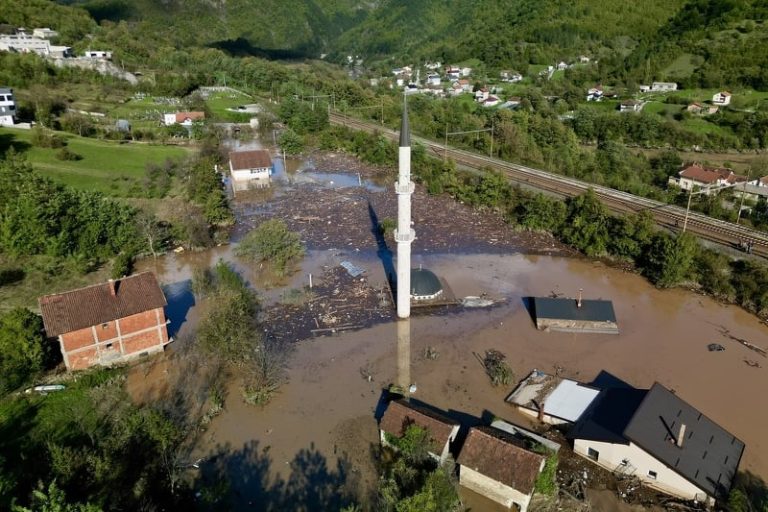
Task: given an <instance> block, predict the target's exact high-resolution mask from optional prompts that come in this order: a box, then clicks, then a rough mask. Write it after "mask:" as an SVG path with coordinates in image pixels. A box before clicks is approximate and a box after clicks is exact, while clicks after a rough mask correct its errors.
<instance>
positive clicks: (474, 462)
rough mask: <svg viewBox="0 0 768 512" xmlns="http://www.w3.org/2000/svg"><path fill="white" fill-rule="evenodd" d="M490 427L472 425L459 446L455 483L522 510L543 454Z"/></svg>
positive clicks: (532, 489)
mask: <svg viewBox="0 0 768 512" xmlns="http://www.w3.org/2000/svg"><path fill="white" fill-rule="evenodd" d="M530 448H531V445H530V444H529V443H526V442H525V440H522V439H520V438H518V437H516V436H514V435H511V434H510V433H508V432H505V431H502V430H499V429H497V428H494V427H484V426H481V427H473V428H471V429H470V430H469V434H468V435H467V439H466V441H465V442H464V446H463V447H462V449H461V454H459V458H458V460H457V463H458V464H459V484H460V485H462V486H464V487H466V488H468V489H471V490H473V491H475V492H476V493H478V494H481V495H483V496H485V497H487V498H489V499H491V500H493V501H495V502H497V503H500V504H502V505H504V506H505V507H508V508H511V507H512V506H515V507H516V509H517V510H519V511H520V512H526V511H527V510H528V505H529V503H530V502H531V497H532V496H533V491H534V488H535V486H536V479H537V478H538V477H539V473H541V470H542V469H544V464H545V463H546V459H547V456H546V455H545V454H544V453H537V452H534V451H532V450H531V449H530Z"/></svg>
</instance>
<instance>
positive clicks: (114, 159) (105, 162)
mask: <svg viewBox="0 0 768 512" xmlns="http://www.w3.org/2000/svg"><path fill="white" fill-rule="evenodd" d="M58 134H59V135H60V136H61V137H63V138H65V139H66V141H67V148H68V149H69V150H70V151H72V152H74V153H76V154H78V155H80V156H81V157H82V159H81V160H76V161H69V160H59V159H58V158H56V153H57V152H58V151H59V150H58V149H49V148H39V147H35V146H32V144H31V142H30V139H31V135H32V133H31V132H30V131H28V130H18V129H12V128H0V152H4V147H3V146H8V145H12V146H13V147H14V148H15V149H16V150H17V151H18V152H21V153H23V154H24V155H25V156H26V157H27V159H28V160H29V162H30V163H31V164H32V167H33V168H35V169H36V170H37V171H39V172H40V173H41V174H44V175H45V176H48V177H50V178H52V179H54V180H56V181H58V182H60V183H64V184H66V185H70V186H72V187H75V188H79V189H84V190H94V191H98V192H102V193H104V194H108V195H111V196H120V197H128V196H131V195H132V192H131V189H134V190H135V187H136V186H137V185H139V186H140V182H141V178H142V177H143V176H144V173H145V171H146V166H147V164H148V163H160V162H163V161H165V160H166V159H167V158H183V157H185V156H187V155H188V154H189V150H188V149H186V148H180V147H176V146H160V145H148V144H139V143H125V144H121V143H118V142H112V141H103V140H97V139H90V138H85V137H78V136H76V135H72V134H69V133H64V132H59V133H58Z"/></svg>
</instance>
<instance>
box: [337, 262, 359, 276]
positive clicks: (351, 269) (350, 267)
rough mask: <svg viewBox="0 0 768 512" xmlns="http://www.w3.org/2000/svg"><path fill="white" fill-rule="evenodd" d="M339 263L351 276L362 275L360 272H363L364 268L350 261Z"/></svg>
mask: <svg viewBox="0 0 768 512" xmlns="http://www.w3.org/2000/svg"><path fill="white" fill-rule="evenodd" d="M340 265H341V266H342V267H344V268H345V269H346V271H347V273H349V275H350V276H352V277H357V276H359V275H362V274H364V273H365V269H362V268H360V267H358V266H356V265H355V264H354V263H352V262H351V261H342V262H341V263H340Z"/></svg>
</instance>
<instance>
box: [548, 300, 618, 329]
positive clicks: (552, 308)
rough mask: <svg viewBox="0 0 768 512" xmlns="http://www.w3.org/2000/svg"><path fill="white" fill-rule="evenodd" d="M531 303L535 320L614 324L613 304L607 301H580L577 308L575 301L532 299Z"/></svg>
mask: <svg viewBox="0 0 768 512" xmlns="http://www.w3.org/2000/svg"><path fill="white" fill-rule="evenodd" d="M533 303H534V308H535V311H536V318H552V319H557V320H580V321H587V322H613V323H616V313H614V311H613V303H612V302H611V301H609V300H582V301H581V307H577V305H576V299H553V298H550V297H534V298H533Z"/></svg>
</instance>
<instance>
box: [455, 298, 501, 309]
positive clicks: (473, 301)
mask: <svg viewBox="0 0 768 512" xmlns="http://www.w3.org/2000/svg"><path fill="white" fill-rule="evenodd" d="M459 302H460V303H461V305H462V306H464V307H465V308H487V307H490V306H493V305H494V301H492V300H491V299H486V298H483V297H476V296H474V295H468V296H466V297H464V298H463V299H461V300H460V301H459Z"/></svg>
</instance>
